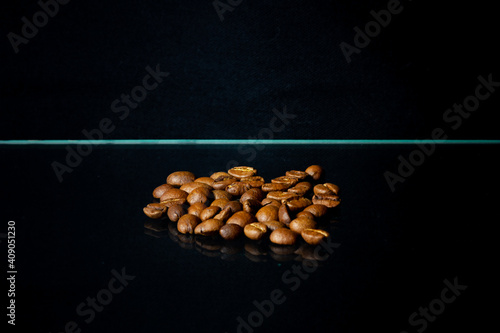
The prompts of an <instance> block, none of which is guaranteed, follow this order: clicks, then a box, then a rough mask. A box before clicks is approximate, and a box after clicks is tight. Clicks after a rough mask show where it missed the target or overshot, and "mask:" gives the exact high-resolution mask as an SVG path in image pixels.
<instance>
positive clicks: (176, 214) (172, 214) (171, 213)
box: [167, 205, 186, 222]
mask: <svg viewBox="0 0 500 333" xmlns="http://www.w3.org/2000/svg"><path fill="white" fill-rule="evenodd" d="M184 214H186V209H185V208H184V206H183V205H173V206H171V207H170V208H169V209H168V211H167V215H168V218H169V219H170V221H172V222H177V221H179V219H180V218H181V216H183V215H184Z"/></svg>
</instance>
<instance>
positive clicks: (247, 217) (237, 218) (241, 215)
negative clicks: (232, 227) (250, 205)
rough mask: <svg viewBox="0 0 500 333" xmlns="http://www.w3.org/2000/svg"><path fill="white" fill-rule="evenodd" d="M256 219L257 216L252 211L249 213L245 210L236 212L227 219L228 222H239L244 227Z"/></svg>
mask: <svg viewBox="0 0 500 333" xmlns="http://www.w3.org/2000/svg"><path fill="white" fill-rule="evenodd" d="M254 221H255V216H253V215H252V214H250V213H247V212H245V211H243V210H240V211H239V212H236V213H234V214H233V216H231V217H230V218H229V219H228V220H227V222H226V223H227V224H237V225H239V226H240V227H242V228H244V227H245V226H246V225H247V224H250V223H252V222H254Z"/></svg>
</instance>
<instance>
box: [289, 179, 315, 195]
mask: <svg viewBox="0 0 500 333" xmlns="http://www.w3.org/2000/svg"><path fill="white" fill-rule="evenodd" d="M311 189H312V184H311V183H309V182H300V183H297V184H296V185H295V186H294V187H291V188H289V189H288V192H292V193H295V194H297V195H300V196H303V195H306V194H307V192H309V191H310V190H311Z"/></svg>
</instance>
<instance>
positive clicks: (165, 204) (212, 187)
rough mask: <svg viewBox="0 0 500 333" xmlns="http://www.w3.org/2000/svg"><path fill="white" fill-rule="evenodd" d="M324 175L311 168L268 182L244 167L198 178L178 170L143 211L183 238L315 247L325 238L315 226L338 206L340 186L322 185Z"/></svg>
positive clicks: (254, 170) (252, 170)
mask: <svg viewBox="0 0 500 333" xmlns="http://www.w3.org/2000/svg"><path fill="white" fill-rule="evenodd" d="M323 173H324V171H323V168H322V167H320V166H319V165H311V166H309V167H308V168H307V169H306V170H305V171H298V170H290V171H287V172H286V173H285V175H283V176H280V177H277V178H274V179H271V181H270V182H266V181H265V180H264V178H263V177H261V176H259V175H257V170H256V169H255V168H252V167H248V166H237V167H234V168H232V169H230V170H228V171H227V172H225V171H220V172H215V173H214V174H212V175H211V176H210V177H199V178H196V177H195V175H194V174H193V173H192V172H189V171H176V172H173V173H171V174H170V175H168V177H167V180H166V184H162V185H160V186H158V187H156V188H155V189H154V191H153V197H154V198H155V199H156V200H155V201H156V202H153V203H150V204H148V205H147V206H146V207H144V208H143V211H144V214H146V216H148V217H150V218H152V219H165V218H168V219H169V220H170V221H172V222H176V223H177V230H178V232H180V233H181V234H195V235H201V236H208V237H222V238H223V239H225V240H234V239H236V238H239V237H247V238H249V239H251V240H261V239H269V241H270V242H272V243H274V244H278V245H293V244H295V243H296V242H297V240H298V239H299V238H302V239H303V240H304V241H305V242H306V243H308V244H311V245H317V244H319V243H320V242H321V241H322V240H324V239H326V238H327V237H329V233H328V232H327V231H325V230H323V229H322V228H321V225H320V224H319V223H318V222H319V221H321V219H322V218H324V217H325V216H327V213H328V212H329V211H330V210H332V209H333V208H335V207H337V206H338V205H339V204H340V198H339V187H338V186H337V185H335V184H332V183H328V182H327V183H323Z"/></svg>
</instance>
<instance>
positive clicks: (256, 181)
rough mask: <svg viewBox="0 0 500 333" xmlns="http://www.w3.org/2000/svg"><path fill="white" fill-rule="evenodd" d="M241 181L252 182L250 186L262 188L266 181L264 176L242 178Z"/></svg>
mask: <svg viewBox="0 0 500 333" xmlns="http://www.w3.org/2000/svg"><path fill="white" fill-rule="evenodd" d="M241 181H242V182H245V183H248V184H250V186H252V187H258V188H260V187H261V186H262V185H264V183H265V181H264V178H262V177H261V176H252V177H246V178H242V179H241Z"/></svg>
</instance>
